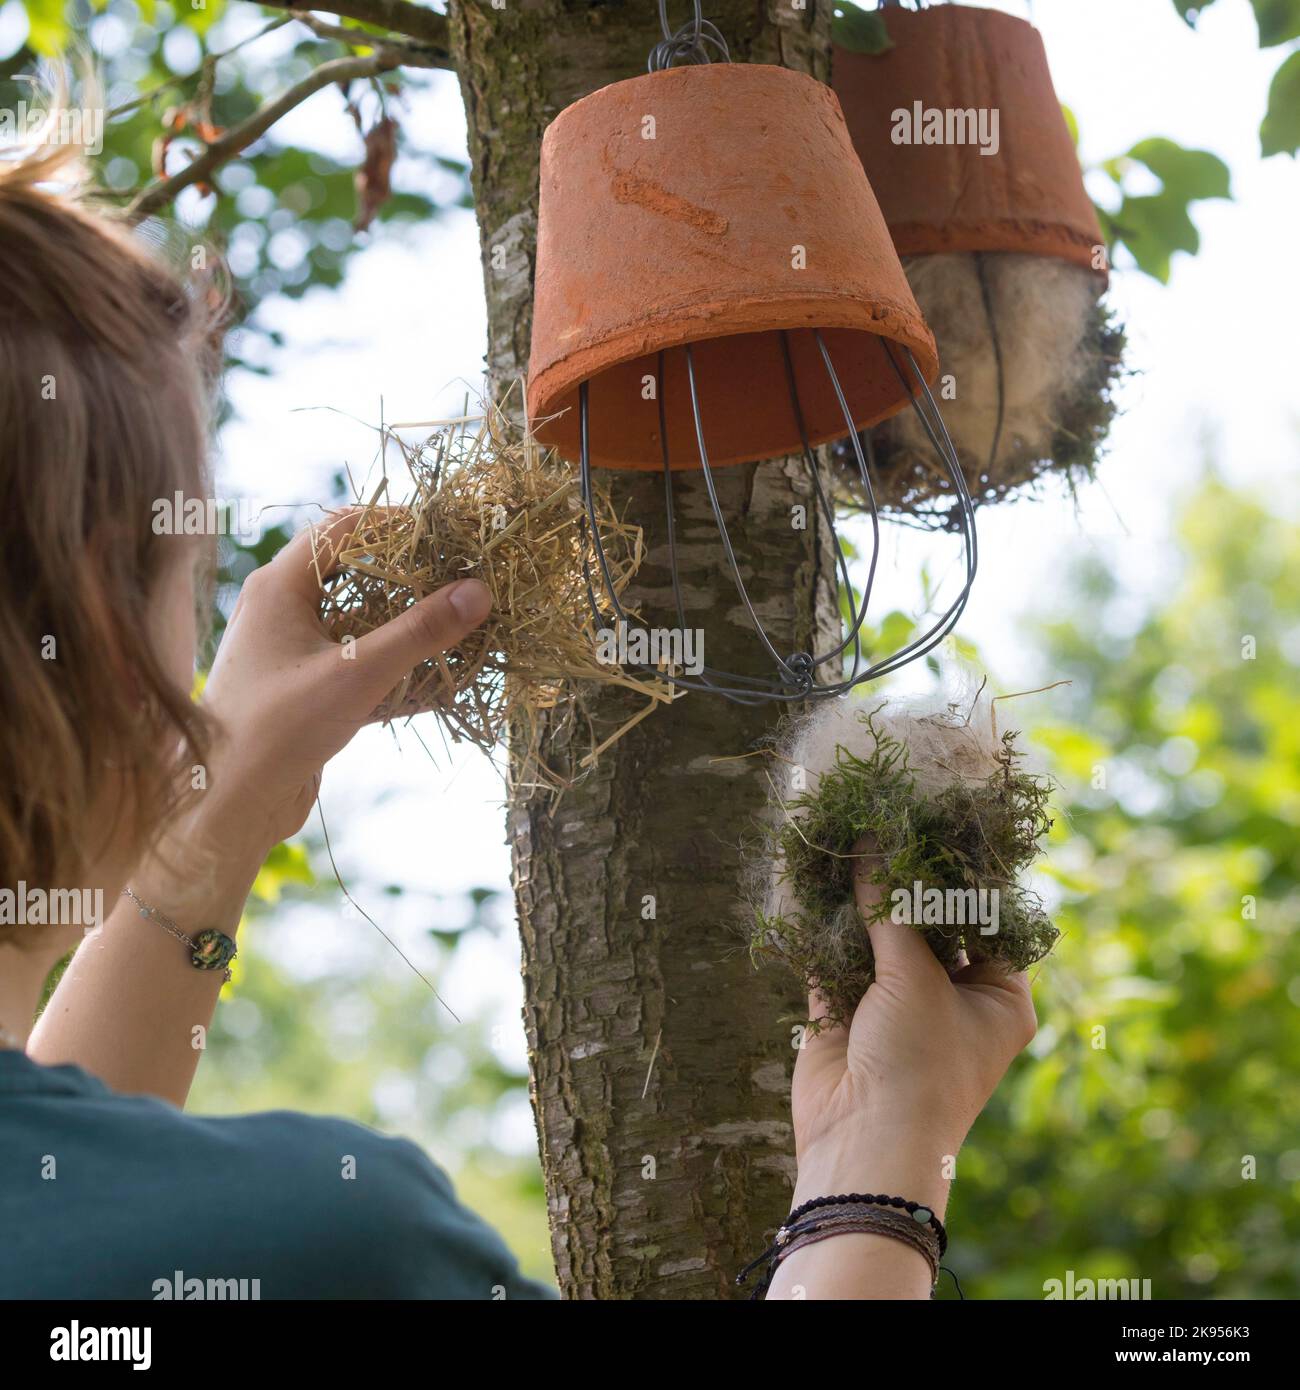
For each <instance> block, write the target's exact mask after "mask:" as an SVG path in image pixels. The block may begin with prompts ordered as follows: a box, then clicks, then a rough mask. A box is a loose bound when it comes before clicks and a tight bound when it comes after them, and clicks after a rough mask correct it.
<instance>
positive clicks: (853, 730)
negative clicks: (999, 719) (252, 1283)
mask: <svg viewBox="0 0 1300 1390" xmlns="http://www.w3.org/2000/svg"><path fill="white" fill-rule="evenodd" d="M992 710H993V706H992V704H991V702H990V700H989V699H988V697H987V696H985V695H984V694H983V693H980V694H978V695H974V696H972V695H970V694H967V693H963V694H961V695H956V696H953V697H952V699H951V701H950V702H943V703H936V701H935V699H934V697H933V696H931V697H929V698H898V697H895V698H892V699H885V698H883V697H881V696H878V695H877V696H872V695H868V696H867V697H866V698H863V697H861V696H857V697H854V696H841V697H838V698H835V699H830V700H823V701H822V702H821V703H819V704H818V705H816V706H815V707H814V709H813V711H812V713H811V714H808V715H805V716H804V717H803V718H802V719H800V720H798V721H797V722H795V723H793V724H792V725H791V726H790V727H789V729H788V730H787V733H786V736H785V738H784V739H782V741H781V744H780V747H779V749H778V752H779V753H780V755H781V757H782V758H783V759H785V760H786V761H784V762H782V763H781V767H782V769H783V772H784V777H783V779H782V781H781V785H780V794H781V796H782V798H783V799H784V800H790V799H793V798H794V797H797V796H799V795H800V794H801V791H802V790H807V791H809V792H812V793H813V794H816V791H817V783H818V781H819V779H820V778H821V776H822V774H823V773H825V772H829V771H831V770H832V769H833V768H834V767H835V762H836V756H837V753H838V750H839V749H841V748H843V749H844V750H845V751H846V752H849V753H851V754H853V756H854V757H857V758H862V759H864V760H865V759H869V758H870V757H871V755H872V753H873V752H874V751H875V747H876V742H877V736H882V737H885V738H888V739H892V740H895V741H897V742H898V743H901V744H902V745H903V747H904V748H906V749H907V762H908V770H909V772H910V774H911V776H912V777H913V779H914V780H915V783H916V790H917V792H918V794H919V795H920V796H922V797H923V798H928V797H931V796H934V795H935V794H937V793H938V792H941V791H942V790H943V789H944V788H945V787H950V786H952V785H953V783H954V782H963V783H968V784H971V785H975V784H980V783H984V782H987V781H988V779H989V778H990V777H991V776H992V775H993V774H994V773H995V772H996V771H997V770H998V768H999V767H1000V766H1001V765H1002V764H1001V763H1000V761H999V757H998V755H999V754H1000V753H1001V752H1002V733H1003V732H1005V731H1004V730H995V728H994V723H993V715H992ZM867 715H871V723H872V725H873V726H874V728H875V733H873V732H872V728H871V727H870V726H868V723H867V719H866V716H867ZM801 770H802V774H803V775H802V777H801V776H800V771H801ZM801 780H802V781H803V782H804V784H805V786H804V787H803V788H801V787H800V786H799V785H798V783H799V782H800V781H801ZM778 814H780V815H783V816H784V815H790V816H792V817H793V818H794V819H795V821H796V823H797V821H798V819H799V814H798V812H797V811H791V810H781V811H779V812H778ZM783 871H784V864H783V862H782V856H781V855H780V853H779V852H778V853H777V854H776V855H775V856H774V859H773V862H772V863H771V864H770V865H769V871H768V874H767V882H766V885H765V888H766V892H765V893H764V894H763V898H764V905H765V911H766V912H767V914H768V915H769V916H785V915H788V914H790V913H792V912H793V911H795V910H796V904H795V902H794V899H793V897H792V896H791V894H790V890H789V885H788V884H786V883H783V882H782V881H781V880H782V873H783Z"/></svg>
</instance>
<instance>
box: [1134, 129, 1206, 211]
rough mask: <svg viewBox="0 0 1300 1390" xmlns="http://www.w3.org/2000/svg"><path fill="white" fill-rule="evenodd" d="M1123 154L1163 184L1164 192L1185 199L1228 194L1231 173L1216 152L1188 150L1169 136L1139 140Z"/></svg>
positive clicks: (1190, 199) (1189, 200) (1191, 199)
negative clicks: (1145, 168) (1143, 166)
mask: <svg viewBox="0 0 1300 1390" xmlns="http://www.w3.org/2000/svg"><path fill="white" fill-rule="evenodd" d="M1127 158H1129V159H1136V160H1137V162H1138V163H1139V164H1145V165H1146V167H1147V168H1148V169H1150V170H1151V172H1152V173H1153V174H1154V175H1155V176H1156V178H1158V179H1159V180H1160V182H1161V184H1163V185H1164V191H1165V193H1167V194H1169V195H1171V196H1172V197H1175V198H1178V199H1181V200H1182V201H1183V202H1185V203H1190V202H1194V201H1195V200H1196V199H1198V198H1231V197H1232V188H1231V175H1230V174H1229V172H1228V166H1227V165H1226V164H1225V163H1224V162H1223V160H1221V159H1220V158H1219V157H1218V155H1215V154H1211V153H1210V152H1209V151H1208V150H1188V149H1184V148H1183V146H1182V145H1177V144H1175V143H1174V142H1173V141H1172V140H1164V139H1160V138H1158V137H1157V138H1154V139H1151V140H1140V141H1138V143H1137V144H1136V145H1134V146H1133V148H1132V149H1131V150H1129V152H1128V155H1127Z"/></svg>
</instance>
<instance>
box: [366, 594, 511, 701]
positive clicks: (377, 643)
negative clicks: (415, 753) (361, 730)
mask: <svg viewBox="0 0 1300 1390" xmlns="http://www.w3.org/2000/svg"><path fill="white" fill-rule="evenodd" d="M491 610H492V595H491V593H490V592H489V590H488V587H487V585H486V584H484V583H483V582H482V581H481V580H478V579H460V580H457V581H456V582H455V583H454V584H448V585H446V586H445V587H444V588H441V589H439V590H438V591H437V592H436V593H433V594H430V595H429V596H428V597H427V598H422V599H421V600H420V601H419V602H418V603H413V604H412V605H411V606H410V607H409V608H408V609H407V610H406V611H405V612H404V613H399V614H398V616H397V617H396V618H393V619H392V620H391V621H390V622H386V623H385V624H384V625H383V627H377V628H376V629H375V630H374V631H373V632H368V633H366V635H365V636H364V637H361V638H359V639H358V641H357V646H356V653H355V656H356V670H357V674H358V676H361V675H362V674H363V673H364V686H365V691H366V699H367V700H369V702H370V705H371V706H373V705H376V704H378V703H379V702H380V701H381V700H382V699H383V698H384V696H385V695H387V694H388V692H389V691H390V690H392V688H393V687H394V686H395V685H397V684H398V683H399V682H400V681H401V680H402V679H403V678H404V677H406V676H408V675H410V673H411V672H412V671H414V670H415V668H416V667H417V666H419V665H420V664H421V662H425V661H428V660H429V659H430V657H434V656H436V655H437V654H438V653H439V652H443V651H446V650H447V648H448V647H450V646H452V645H454V644H455V643H456V642H458V641H460V639H461V638H462V637H464V636H465V634H466V633H467V632H472V631H473V630H474V628H476V627H478V625H479V624H480V623H481V622H482V621H483V620H484V619H485V618H486V617H487V615H488V613H489V612H491Z"/></svg>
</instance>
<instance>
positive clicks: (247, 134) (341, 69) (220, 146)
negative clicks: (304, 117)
mask: <svg viewBox="0 0 1300 1390" xmlns="http://www.w3.org/2000/svg"><path fill="white" fill-rule="evenodd" d="M376 42H378V40H376ZM408 61H409V60H408ZM402 62H403V58H402V55H401V54H399V53H395V52H393V51H391V50H385V49H382V48H381V49H379V50H378V51H377V52H375V53H370V54H367V55H365V56H364V57H360V58H358V57H353V58H335V59H333V60H332V61H331V62H328V63H322V64H321V65H320V67H318V68H316V69H314V70H313V71H312V72H310V73H308V75H307V76H306V77H304V78H303V79H302V81H301V82H299V83H297V84H296V85H295V86H293V87H290V88H289V89H288V91H285V92H282V93H281V94H280V95H279V96H278V97H276V98H274V99H273V100H272V101H268V102H267V103H266V105H265V106H261V107H259V108H258V109H257V110H256V111H254V112H253V114H252V115H251V116H249V117H248V119H247V120H245V121H241V122H240V123H239V124H238V125H237V126H232V127H231V128H230V129H229V130H228V131H226V133H225V134H224V135H222V137H221V138H220V139H219V140H214V141H213V142H212V143H211V144H210V145H207V146H206V147H205V148H204V149H203V151H202V153H200V154H198V155H196V156H195V157H194V158H193V159H192V160H191V161H190V162H189V163H188V164H187V165H186V166H185V167H184V168H183V169H180V170H178V171H177V172H176V173H175V174H172V175H171V176H170V177H169V178H161V179H158V180H156V181H155V182H154V183H151V184H150V185H149V186H148V187H147V188H145V189H143V190H141V192H140V193H139V194H138V195H137V197H136V199H135V201H134V202H132V203H131V205H130V206H129V207H128V208H127V216H128V218H130V220H131V221H132V222H139V221H140V220H141V219H142V218H145V217H148V216H149V215H150V214H151V213H154V212H157V211H158V209H159V208H163V207H166V205H167V204H168V203H170V202H171V201H172V199H173V198H175V197H176V195H177V194H178V193H180V192H181V191H182V190H183V189H186V188H188V187H189V186H190V185H191V184H194V183H201V182H203V181H205V180H206V179H208V178H209V177H211V175H213V174H214V173H216V171H217V170H218V169H219V168H221V166H222V165H223V164H225V163H227V162H228V161H229V160H231V159H234V158H235V156H236V155H238V154H240V153H241V152H242V151H243V150H246V149H247V148H248V146H249V145H251V144H252V143H253V141H255V140H256V139H258V138H259V137H260V136H262V135H265V134H266V132H267V131H268V130H270V128H271V127H272V126H273V125H274V124H275V123H276V121H278V120H279V119H280V118H281V117H282V116H285V115H287V114H288V113H289V112H290V111H292V110H293V108H294V107H295V106H299V105H301V103H302V102H304V101H306V100H307V98H308V97H309V96H311V95H312V94H313V93H314V92H319V91H320V90H321V88H322V87H328V86H330V85H331V84H332V83H335V82H355V81H358V80H360V79H361V78H366V77H378V76H379V75H380V74H381V73H385V72H391V71H392V70H393V68H396V67H400V66H401V64H402Z"/></svg>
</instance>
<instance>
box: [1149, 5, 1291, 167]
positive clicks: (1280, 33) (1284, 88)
mask: <svg viewBox="0 0 1300 1390" xmlns="http://www.w3.org/2000/svg"><path fill="white" fill-rule="evenodd" d="M1173 3H1174V8H1175V9H1176V10H1177V11H1178V13H1179V14H1180V15H1181V16H1182V17H1183V19H1184V20H1185V21H1186V22H1187V24H1189V25H1190V26H1191V27H1192V28H1193V29H1194V28H1195V27H1196V23H1197V20H1199V19H1200V17H1201V15H1202V14H1204V13H1205V11H1206V10H1208V9H1209V8H1210V6H1211V5H1212V4H1214V3H1215V0H1173ZM1250 4H1251V8H1252V9H1253V10H1254V11H1255V23H1256V24H1257V25H1258V27H1259V46H1260V47H1261V48H1277V47H1279V46H1280V45H1281V44H1287V43H1293V42H1294V41H1295V40H1297V39H1300V0H1250ZM1259 144H1260V153H1261V154H1262V155H1263V156H1264V157H1265V158H1266V159H1267V158H1268V157H1269V156H1270V155H1274V154H1289V155H1294V154H1295V153H1296V151H1297V150H1300V48H1295V49H1293V50H1292V51H1291V53H1290V55H1289V56H1288V57H1287V58H1285V59H1284V60H1283V62H1282V66H1281V67H1280V68H1278V70H1277V72H1276V73H1274V74H1273V81H1272V82H1271V83H1270V84H1269V90H1268V109H1267V111H1266V112H1265V115H1264V119H1263V121H1262V122H1261V123H1260V127H1259Z"/></svg>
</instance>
